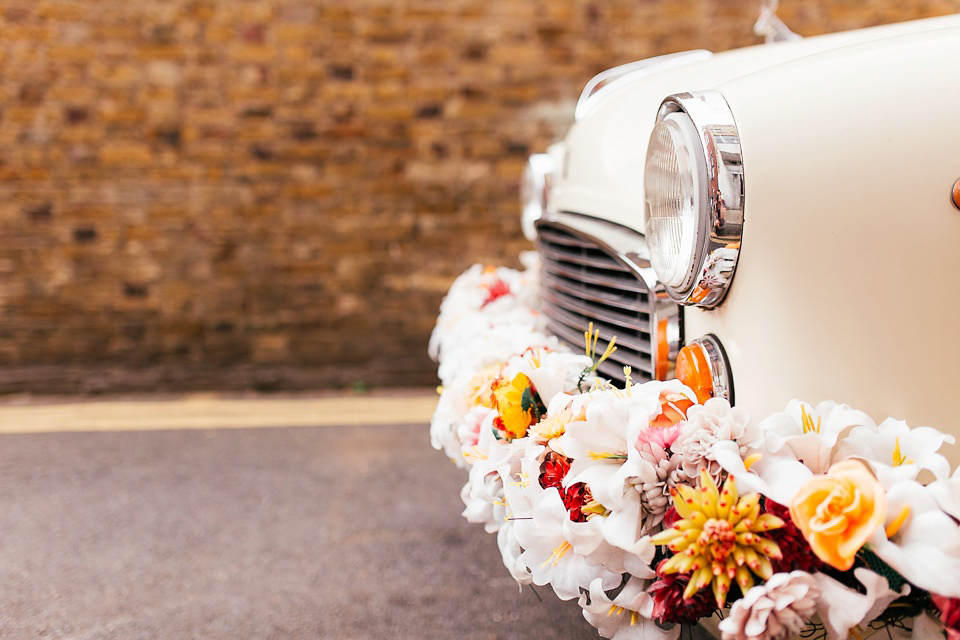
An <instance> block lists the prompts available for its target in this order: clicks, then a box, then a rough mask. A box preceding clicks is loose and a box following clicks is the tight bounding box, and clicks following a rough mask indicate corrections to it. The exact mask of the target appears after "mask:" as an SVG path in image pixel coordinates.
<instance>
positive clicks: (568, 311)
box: [537, 222, 654, 382]
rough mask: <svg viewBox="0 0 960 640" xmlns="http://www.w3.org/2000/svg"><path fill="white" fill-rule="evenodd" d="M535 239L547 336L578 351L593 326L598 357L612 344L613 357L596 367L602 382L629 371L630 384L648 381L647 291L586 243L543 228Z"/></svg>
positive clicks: (650, 371)
mask: <svg viewBox="0 0 960 640" xmlns="http://www.w3.org/2000/svg"><path fill="white" fill-rule="evenodd" d="M537 233H538V237H537V246H538V249H539V251H540V258H541V260H540V305H541V308H542V310H543V312H544V313H545V314H546V316H547V317H548V318H549V322H548V327H549V330H550V331H551V332H553V333H554V334H555V335H556V336H557V337H559V338H560V339H561V340H563V341H564V342H566V343H568V344H570V346H572V347H573V348H574V349H579V350H582V349H583V344H584V339H583V332H584V331H586V330H587V326H588V325H589V324H590V323H591V322H592V323H593V326H594V328H595V329H599V331H600V340H599V341H598V342H597V351H598V352H602V351H603V350H604V349H605V348H606V347H607V345H608V344H609V341H610V339H611V338H613V337H614V336H616V338H617V342H616V345H617V350H616V352H615V353H614V354H613V355H612V356H611V357H610V358H609V359H608V360H607V361H605V362H604V363H602V364H601V365H600V372H601V373H602V374H603V375H604V376H606V377H608V378H611V379H614V380H620V381H622V380H623V379H624V376H623V367H624V366H626V365H629V366H630V367H631V369H633V374H632V375H633V378H634V380H635V381H637V382H641V381H647V380H652V379H653V377H654V375H653V372H654V363H653V349H652V346H651V327H652V321H651V316H652V314H653V300H652V299H651V296H650V291H649V289H648V288H647V285H646V284H645V283H644V282H643V281H642V280H640V279H639V278H638V277H637V276H635V275H634V274H633V272H631V271H630V270H629V269H627V268H626V267H625V266H624V265H623V264H621V263H620V262H619V261H618V260H617V259H616V258H614V257H613V256H611V255H610V254H609V253H608V252H607V251H606V250H604V249H603V248H602V247H601V246H599V245H598V244H596V243H595V242H593V241H591V240H590V239H588V238H587V237H584V236H579V235H576V234H574V233H571V232H570V231H568V230H567V229H566V228H562V227H558V226H553V225H551V224H550V223H544V222H541V223H540V224H539V225H538V228H537Z"/></svg>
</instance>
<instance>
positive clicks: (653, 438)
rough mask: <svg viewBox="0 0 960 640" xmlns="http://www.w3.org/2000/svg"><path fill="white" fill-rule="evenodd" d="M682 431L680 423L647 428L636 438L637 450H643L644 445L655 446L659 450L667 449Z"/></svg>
mask: <svg viewBox="0 0 960 640" xmlns="http://www.w3.org/2000/svg"><path fill="white" fill-rule="evenodd" d="M682 430H683V426H682V424H681V423H677V424H674V425H670V426H669V427H659V428H658V427H649V428H647V429H644V430H643V431H641V432H640V435H639V436H637V449H641V448H643V445H644V444H655V445H657V446H659V447H660V448H661V449H669V448H670V445H672V444H673V442H674V440H676V439H677V437H678V436H679V435H680V432H681V431H682Z"/></svg>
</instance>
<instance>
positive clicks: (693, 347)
mask: <svg viewBox="0 0 960 640" xmlns="http://www.w3.org/2000/svg"><path fill="white" fill-rule="evenodd" d="M677 380H679V381H680V382H682V383H683V384H685V385H687V386H688V387H690V388H691V389H692V390H693V392H694V393H696V394H697V401H698V402H700V404H703V403H704V402H706V401H707V400H709V399H710V398H712V397H713V377H712V376H711V375H710V365H709V364H708V363H707V356H706V354H705V353H704V352H703V348H702V347H700V345H698V344H690V345H687V346H685V347H684V348H683V349H680V353H678V354H677Z"/></svg>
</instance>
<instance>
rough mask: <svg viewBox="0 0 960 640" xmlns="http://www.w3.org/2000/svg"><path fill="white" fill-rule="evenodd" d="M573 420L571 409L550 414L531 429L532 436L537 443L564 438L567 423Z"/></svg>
mask: <svg viewBox="0 0 960 640" xmlns="http://www.w3.org/2000/svg"><path fill="white" fill-rule="evenodd" d="M551 411H552V409H551ZM571 420H573V412H572V411H570V409H569V408H564V409H560V410H559V411H556V412H552V413H550V412H548V413H547V415H545V416H544V417H543V419H542V420H540V422H538V423H536V424H534V425H532V426H531V427H530V435H531V436H532V437H533V438H534V440H536V441H537V442H549V441H550V440H553V439H554V438H559V437H560V436H562V435H563V434H564V432H565V431H566V429H567V423H568V422H570V421H571Z"/></svg>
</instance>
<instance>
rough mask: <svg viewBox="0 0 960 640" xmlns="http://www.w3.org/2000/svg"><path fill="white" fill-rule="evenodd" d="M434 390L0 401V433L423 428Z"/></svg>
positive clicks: (433, 397) (426, 421)
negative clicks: (165, 398)
mask: <svg viewBox="0 0 960 640" xmlns="http://www.w3.org/2000/svg"><path fill="white" fill-rule="evenodd" d="M436 405H437V394H436V393H435V392H430V391H416V392H409V393H404V394H402V395H397V396H386V395H376V396H368V395H358V396H334V397H313V398H308V397H293V398H290V397H285V398H264V397H256V398H220V397H217V396H207V395H196V396H185V397H183V398H174V399H168V400H151V399H147V400H113V401H111V400H108V401H96V402H89V401H67V402H58V403H50V404H39V403H29V404H17V405H0V433H56V432H77V431H144V430H162V429H245V428H265V427H343V426H355V425H387V424H390V425H417V426H424V425H426V424H427V423H429V421H430V416H431V415H432V414H433V410H434V408H435V407H436Z"/></svg>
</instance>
